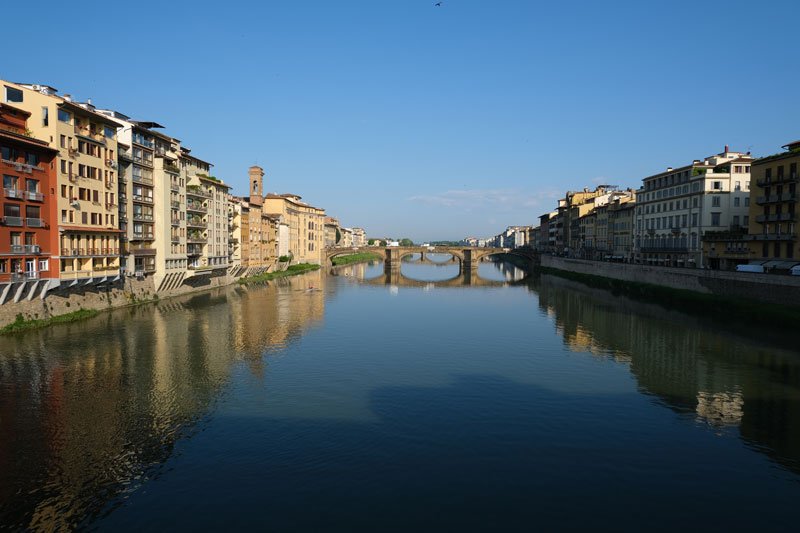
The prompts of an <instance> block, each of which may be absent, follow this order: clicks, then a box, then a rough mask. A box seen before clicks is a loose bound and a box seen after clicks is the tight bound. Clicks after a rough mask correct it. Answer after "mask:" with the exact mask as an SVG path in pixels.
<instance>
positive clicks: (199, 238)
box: [186, 233, 206, 244]
mask: <svg viewBox="0 0 800 533" xmlns="http://www.w3.org/2000/svg"><path fill="white" fill-rule="evenodd" d="M186 242H188V243H194V244H205V243H206V238H205V237H203V235H201V234H198V233H190V234H189V236H188V237H187V238H186Z"/></svg>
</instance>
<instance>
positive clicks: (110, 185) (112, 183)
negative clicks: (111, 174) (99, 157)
mask: <svg viewBox="0 0 800 533" xmlns="http://www.w3.org/2000/svg"><path fill="white" fill-rule="evenodd" d="M115 185H116V182H113V181H111V180H106V189H113V188H114V186H115Z"/></svg>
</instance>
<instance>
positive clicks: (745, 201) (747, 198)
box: [744, 196, 750, 207]
mask: <svg viewBox="0 0 800 533" xmlns="http://www.w3.org/2000/svg"><path fill="white" fill-rule="evenodd" d="M744 206H745V207H749V206H750V197H749V196H745V197H744Z"/></svg>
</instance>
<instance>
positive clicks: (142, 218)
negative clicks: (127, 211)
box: [133, 213, 153, 222]
mask: <svg viewBox="0 0 800 533" xmlns="http://www.w3.org/2000/svg"><path fill="white" fill-rule="evenodd" d="M133 220H135V221H137V222H152V221H153V215H149V214H147V213H134V214H133Z"/></svg>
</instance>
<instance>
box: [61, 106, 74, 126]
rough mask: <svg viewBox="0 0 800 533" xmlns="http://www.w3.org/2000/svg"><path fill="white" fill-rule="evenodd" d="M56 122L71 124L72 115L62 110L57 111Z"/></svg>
mask: <svg viewBox="0 0 800 533" xmlns="http://www.w3.org/2000/svg"><path fill="white" fill-rule="evenodd" d="M58 120H60V121H61V122H66V123H67V124H72V115H71V114H70V113H69V112H67V111H64V110H63V109H59V110H58Z"/></svg>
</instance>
